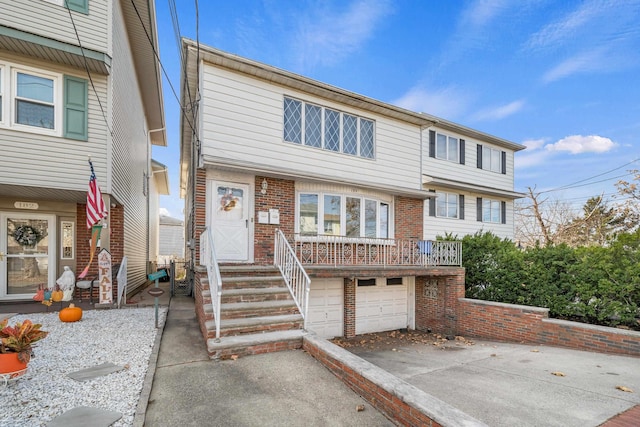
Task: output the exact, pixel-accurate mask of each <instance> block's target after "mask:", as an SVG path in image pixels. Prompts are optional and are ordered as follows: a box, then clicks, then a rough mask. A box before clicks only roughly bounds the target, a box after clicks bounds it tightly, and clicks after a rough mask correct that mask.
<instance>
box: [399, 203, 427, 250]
mask: <svg viewBox="0 0 640 427" xmlns="http://www.w3.org/2000/svg"><path fill="white" fill-rule="evenodd" d="M423 213H424V201H423V200H421V199H412V198H409V197H401V196H396V198H395V238H396V239H412V240H421V239H422V237H423V231H422V229H423V227H422V221H423V220H424V216H423Z"/></svg>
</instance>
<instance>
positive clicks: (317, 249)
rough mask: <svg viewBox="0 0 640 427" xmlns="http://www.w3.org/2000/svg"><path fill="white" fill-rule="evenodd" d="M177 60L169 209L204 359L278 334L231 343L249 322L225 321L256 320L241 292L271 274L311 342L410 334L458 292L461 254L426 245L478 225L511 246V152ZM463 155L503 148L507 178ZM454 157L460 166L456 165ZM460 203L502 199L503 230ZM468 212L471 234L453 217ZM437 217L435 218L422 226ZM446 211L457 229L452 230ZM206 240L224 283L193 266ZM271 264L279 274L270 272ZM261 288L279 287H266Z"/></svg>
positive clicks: (226, 62)
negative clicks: (177, 130) (177, 193)
mask: <svg viewBox="0 0 640 427" xmlns="http://www.w3.org/2000/svg"><path fill="white" fill-rule="evenodd" d="M183 55H184V58H185V62H184V68H183V76H182V78H183V82H184V86H183V88H182V102H183V105H185V109H186V110H187V111H194V114H193V115H192V116H189V115H186V116H184V117H183V119H182V122H181V123H182V137H181V139H182V140H181V196H182V197H184V198H185V204H186V206H185V212H186V213H187V214H186V223H187V224H186V225H187V226H186V229H187V237H186V238H187V239H189V240H192V241H193V242H194V244H193V247H194V248H195V250H193V251H189V253H188V254H187V258H191V259H192V260H193V261H194V263H195V264H194V265H196V284H195V296H196V311H197V313H198V317H199V321H200V327H201V329H202V331H203V333H204V334H205V335H206V336H208V337H210V338H214V337H222V338H220V343H218V342H215V341H213V340H210V341H209V353H210V355H211V356H212V357H225V356H226V355H228V354H229V352H231V351H236V352H238V351H239V350H238V349H237V348H235V349H230V350H225V349H224V345H225V344H224V343H225V337H224V336H225V334H230V335H232V334H241V333H246V334H249V335H250V334H251V333H252V332H251V331H252V330H253V331H258V332H260V333H262V332H264V331H265V330H268V331H271V330H276V329H286V327H285V326H277V325H276V323H277V322H276V320H274V321H273V324H272V325H271V326H264V325H265V323H266V319H263V320H261V322H263V323H261V324H260V325H259V326H253V329H252V330H240V329H242V328H244V327H246V325H247V324H248V323H249V320H242V321H240V320H233V318H235V317H239V316H238V315H236V314H235V311H236V310H241V309H242V308H243V307H244V308H245V309H246V308H247V307H249V306H251V309H252V310H254V312H252V313H249V314H246V313H245V314H244V315H243V316H247V317H253V316H256V317H260V318H262V317H265V316H262V315H260V314H259V313H260V311H259V310H264V309H265V308H264V307H262V308H260V307H258V304H259V303H258V302H251V303H247V302H243V301H260V300H261V298H262V297H260V296H256V297H255V299H253V298H254V297H253V296H252V297H248V293H249V291H248V290H247V288H250V287H252V286H253V287H255V288H261V287H264V286H265V284H264V283H265V282H267V279H265V278H264V277H262V276H264V275H272V274H273V272H274V271H275V273H277V274H281V276H282V277H281V278H280V279H279V280H280V282H284V283H285V284H286V283H287V282H288V283H289V284H290V285H292V293H293V295H297V296H296V298H297V299H298V309H299V310H300V311H301V312H302V314H306V318H304V319H303V320H302V322H304V324H306V326H307V329H311V330H313V331H315V332H316V333H318V334H319V335H321V336H325V337H334V336H343V335H344V336H347V337H350V336H354V335H356V334H362V333H368V332H378V331H385V330H391V329H398V328H407V327H408V328H418V329H420V328H424V327H425V325H426V322H427V320H426V319H429V318H430V316H431V317H433V316H435V315H441V313H430V312H429V308H428V307H427V304H426V303H425V301H426V300H428V299H429V298H437V297H438V295H440V297H441V298H444V295H445V294H446V291H445V289H444V286H446V284H448V283H464V270H463V269H462V268H461V267H460V266H461V255H462V254H461V246H460V242H443V241H434V239H435V237H436V235H441V234H444V233H445V232H450V233H453V234H458V235H461V234H463V233H467V232H473V231H475V230H479V229H483V228H484V229H488V224H491V228H492V229H494V230H497V231H499V232H500V234H501V235H503V236H505V237H508V236H510V235H512V230H513V216H512V209H511V207H510V206H511V202H512V200H513V199H514V198H515V197H518V195H517V194H516V193H514V192H513V160H512V159H513V151H515V150H519V149H522V148H524V147H522V146H519V145H517V144H513V143H510V142H508V141H504V140H501V139H499V138H495V137H491V136H489V135H486V134H482V133H480V132H477V131H474V130H472V129H468V128H464V127H462V126H459V125H455V124H453V123H450V122H446V121H444V120H441V119H438V118H436V117H433V116H429V115H426V114H420V113H415V112H412V111H408V110H405V109H402V108H399V107H396V106H393V105H390V104H386V103H383V102H380V101H377V100H374V99H371V98H367V97H364V96H362V95H358V94H355V93H352V92H348V91H345V90H343V89H339V88H336V87H333V86H330V85H327V84H325V83H322V82H318V81H315V80H312V79H309V78H306V77H303V76H300V75H297V74H294V73H290V72H287V71H284V70H281V69H278V68H275V67H271V66H269V65H266V64H262V63H258V62H255V61H252V60H249V59H246V58H242V57H239V56H235V55H232V54H229V53H225V52H222V51H219V50H216V49H214V48H210V47H206V46H202V45H199V46H198V44H196V43H195V42H193V41H190V40H183ZM198 59H199V60H200V62H199V63H198ZM434 132H435V133H434ZM445 133H446V135H447V136H448V137H453V136H458V137H459V138H463V139H465V140H466V142H465V143H463V144H462V146H463V147H464V148H461V147H460V145H458V146H457V147H458V148H457V149H458V150H459V151H458V152H459V153H464V154H463V155H460V154H458V155H457V157H456V161H457V164H455V165H454V163H453V160H454V156H453V155H450V153H453V151H454V147H453V142H454V141H453V140H452V139H451V140H449V141H448V142H447V143H448V144H450V145H449V147H448V148H447V150H448V151H447V153H449V154H448V155H450V157H449V158H447V159H445V160H441V159H440V157H441V155H440V151H439V150H442V147H441V143H440V142H439V139H440V136H439V135H440V134H443V135H444V134H445ZM431 135H433V137H434V138H433V141H434V143H433V144H432V143H431V142H430V137H431ZM458 144H460V142H459V141H458ZM430 146H433V148H434V151H433V156H434V157H431V156H430V155H429V154H430ZM475 146H478V147H481V146H482V147H484V146H486V147H491V148H499V149H500V150H502V151H504V152H505V154H504V155H502V154H501V161H502V160H503V159H504V160H505V161H506V163H507V168H506V169H505V173H504V174H502V171H501V172H500V174H499V175H500V176H499V177H498V178H496V176H497V173H496V172H493V171H487V170H484V169H482V168H475V161H476V160H475V156H472V155H471V153H470V150H471V149H472V147H475ZM477 150H478V151H482V148H477ZM474 153H475V151H474ZM489 156H491V154H489ZM465 157H466V158H467V159H469V160H470V161H473V162H474V163H473V167H471V165H470V164H469V163H468V162H467V163H465V162H464V161H462V162H461V160H464V158H465ZM471 159H473V160H471ZM448 160H451V161H450V162H449V161H448ZM460 163H462V164H460ZM494 175H496V176H494ZM449 194H456V195H457V196H458V197H459V196H460V195H467V201H466V202H464V203H462V204H461V205H457V204H458V203H460V202H461V201H462V198H458V199H455V200H453V199H452V198H451V197H453V196H451V197H450V196H449ZM472 197H476V198H477V200H478V202H477V203H478V205H482V206H484V200H490V201H498V202H500V203H499V209H500V210H499V213H500V214H501V215H502V216H501V217H499V219H500V220H499V221H496V222H495V224H494V222H493V221H494V219H495V218H494V217H492V216H489V217H487V222H479V221H476V220H475V219H476V215H475V211H474V209H472V206H471V200H468V199H471V198H472ZM502 202H504V203H502ZM465 205H467V206H469V208H468V215H472V217H473V221H467V220H464V221H463V220H462V219H463V218H465V216H464V215H462V214H461V213H462V210H461V209H459V208H458V209H457V210H455V211H454V207H455V206H465ZM488 206H489V207H490V208H493V205H492V204H489V205H488ZM506 206H509V208H508V209H507V208H506ZM432 207H433V208H432ZM473 208H475V204H473ZM434 209H435V214H436V216H435V217H434V216H430V215H429V214H430V213H431V212H433V210H434ZM483 209H484V208H483ZM483 212H484V211H483ZM454 213H455V217H456V218H457V220H456V221H455V222H454V221H453V220H451V219H450V218H449V217H453V216H454ZM487 213H488V214H489V215H490V214H491V213H492V211H491V210H490V209H487ZM483 219H484V217H483ZM502 219H504V221H505V222H506V224H502ZM280 232H282V236H281V235H280ZM209 236H211V240H212V242H213V248H214V253H215V255H216V257H217V261H218V264H219V265H220V271H221V283H219V282H218V280H217V276H216V274H215V271H214V270H210V271H209V272H207V271H206V270H205V269H204V268H202V267H201V268H198V267H197V266H204V265H207V266H208V267H211V266H212V265H214V263H213V258H212V257H211V256H210V252H211V251H210V249H209V243H208V241H209V240H208V239H209ZM283 237H284V239H283ZM283 240H286V242H284V241H283ZM275 241H278V243H277V247H276V244H275V243H274V242H275ZM287 243H288V244H289V245H290V246H291V247H292V251H293V252H295V255H296V258H297V260H298V261H299V262H300V265H302V266H303V268H304V270H306V273H307V274H308V275H309V276H310V279H311V282H310V298H309V303H308V305H307V303H306V302H305V296H304V295H301V292H300V289H299V288H303V287H304V286H302V282H304V279H303V277H304V275H303V274H302V273H299V272H298V273H296V272H297V271H298V270H297V265H298V264H297V263H296V262H295V260H294V259H293V258H287V256H284V257H283V256H281V253H284V252H286V250H284V251H283V249H282V248H285V247H286V246H287ZM274 258H275V260H274ZM283 259H284V261H283ZM274 262H275V264H276V265H277V266H278V269H276V270H270V269H269V267H268V266H269V265H273V264H274ZM218 284H220V285H221V288H219V289H218V288H217V286H218ZM270 286H272V287H273V288H275V289H277V288H278V287H279V286H280V285H278V284H277V280H276V279H275V278H274V281H273V282H272V283H271V284H270ZM216 290H218V291H219V292H221V298H220V299H218V297H217V292H216ZM260 292H262V293H263V294H264V293H265V292H264V291H260ZM269 292H272V293H274V292H276V291H275V290H271V291H269ZM255 293H256V294H257V293H259V289H255ZM265 298H266V297H265ZM447 298H448V297H447ZM238 304H240V305H238ZM242 304H244V306H243V305H242ZM263 304H267V303H263ZM281 304H283V303H281ZM281 304H277V301H276V302H275V303H270V305H271V306H272V307H273V308H274V309H275V308H277V309H279V310H280V313H279V314H278V313H276V314H275V315H274V319H275V318H276V317H277V318H283V319H286V320H287V321H288V322H290V323H289V325H292V326H291V327H292V328H293V329H295V328H296V327H297V326H296V324H295V319H294V318H291V317H288V316H290V313H291V311H290V310H289V309H288V308H286V307H285V308H283V307H282V305H281ZM294 308H295V307H294ZM218 311H221V312H220V313H219V312H218ZM220 319H223V320H220ZM283 321H284V320H283ZM297 325H298V326H299V324H297ZM218 329H222V331H219V330H218ZM273 333H274V334H275V332H273ZM263 337H264V334H261V335H258V338H257V339H258V340H262V339H264V338H263ZM274 337H275V338H274V339H275V340H276V341H278V340H279V339H280V338H278V337H277V336H275V335H274ZM227 342H229V340H227ZM234 342H236V343H237V341H234ZM236 345H237V344H236ZM287 345H289V344H282V345H273V346H272V347H273V348H286V347H287ZM294 345H295V344H290V346H294ZM264 348H266V347H260V348H258V347H256V346H255V345H253V347H252V349H251V350H246V351H247V352H258V351H264ZM269 348H271V347H269Z"/></svg>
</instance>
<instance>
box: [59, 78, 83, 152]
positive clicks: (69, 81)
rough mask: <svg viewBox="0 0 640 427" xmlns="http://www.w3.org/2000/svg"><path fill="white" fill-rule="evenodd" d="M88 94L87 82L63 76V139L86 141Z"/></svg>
mask: <svg viewBox="0 0 640 427" xmlns="http://www.w3.org/2000/svg"><path fill="white" fill-rule="evenodd" d="M88 105H89V93H88V85H87V81H86V80H84V79H79V78H77V77H70V76H64V119H63V120H64V131H63V132H64V137H65V138H70V139H78V140H81V141H86V140H87V139H88V137H89V135H88V130H87V127H88V122H89V120H88V109H89V108H88Z"/></svg>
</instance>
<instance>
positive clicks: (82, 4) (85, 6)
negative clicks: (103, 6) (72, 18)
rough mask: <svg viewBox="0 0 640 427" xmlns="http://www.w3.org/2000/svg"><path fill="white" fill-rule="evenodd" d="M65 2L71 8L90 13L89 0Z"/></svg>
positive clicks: (67, 0)
mask: <svg viewBox="0 0 640 427" xmlns="http://www.w3.org/2000/svg"><path fill="white" fill-rule="evenodd" d="M64 4H65V6H66V7H67V8H68V9H69V10H73V11H75V12H80V13H84V14H85V15H88V14H89V0H64Z"/></svg>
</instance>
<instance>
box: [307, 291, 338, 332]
mask: <svg viewBox="0 0 640 427" xmlns="http://www.w3.org/2000/svg"><path fill="white" fill-rule="evenodd" d="M343 289H344V285H343V280H342V279H313V280H312V281H311V292H310V294H309V320H308V325H307V327H308V328H309V329H310V330H312V331H313V332H315V333H316V334H317V335H318V336H320V337H322V338H334V337H341V336H343V335H344V331H343V327H342V325H343V320H342V305H343V293H344V291H343Z"/></svg>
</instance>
